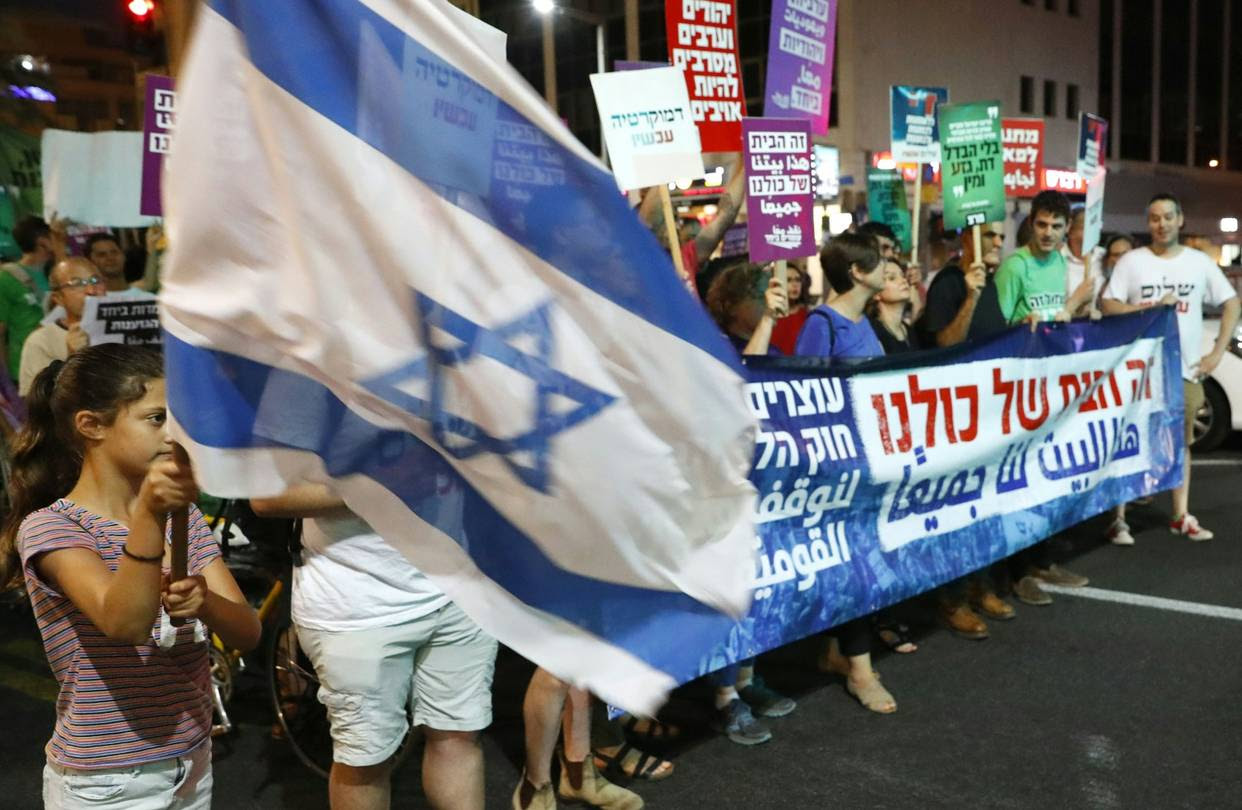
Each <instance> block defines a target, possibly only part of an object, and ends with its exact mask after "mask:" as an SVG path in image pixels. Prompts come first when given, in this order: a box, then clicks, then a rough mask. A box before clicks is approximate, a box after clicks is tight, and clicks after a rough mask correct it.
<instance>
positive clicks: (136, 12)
mask: <svg viewBox="0 0 1242 810" xmlns="http://www.w3.org/2000/svg"><path fill="white" fill-rule="evenodd" d="M125 8H126V9H128V10H129V14H130V16H131V17H133V18H134V19H135V20H138V21H142V20H146V19H147V18H148V17H150V16H151V12H152V11H155V3H154V0H129V2H128V3H126V4H125Z"/></svg>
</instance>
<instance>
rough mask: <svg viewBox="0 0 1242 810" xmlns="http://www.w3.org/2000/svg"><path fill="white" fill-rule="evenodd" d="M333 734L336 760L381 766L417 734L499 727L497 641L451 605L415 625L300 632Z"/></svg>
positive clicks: (300, 639)
mask: <svg viewBox="0 0 1242 810" xmlns="http://www.w3.org/2000/svg"><path fill="white" fill-rule="evenodd" d="M297 631H298V643H299V644H301V645H302V649H303V650H305V651H306V655H307V657H308V658H310V660H311V663H313V664H314V665H315V675H316V676H317V677H318V678H319V701H320V702H321V703H322V704H323V705H324V707H325V708H326V709H327V711H328V721H329V723H330V724H331V726H332V758H333V759H334V760H335V761H336V762H339V763H341V764H342V765H352V766H354V767H364V766H367V765H378V764H379V763H381V762H384V761H385V760H387V759H388V758H389V757H391V756H392V755H393V754H394V753H395V752H396V750H397V748H398V747H399V746H400V745H401V740H402V739H404V738H405V734H406V732H407V731H408V730H409V727H410V720H409V714H408V713H407V708H408V709H410V710H411V712H410V713H412V715H413V722H414V725H416V726H427V727H428V728H433V729H436V730H439V731H479V730H482V729H484V728H487V727H488V726H489V725H491V722H492V673H493V670H494V669H495V666H496V646H497V645H496V640H495V639H494V638H492V637H491V636H489V635H487V634H486V633H484V632H483V631H482V630H481V629H479V626H478V625H476V624H475V623H474V622H473V621H471V620H470V618H469V617H468V616H466V614H465V613H463V612H462V610H461V608H459V607H457V605H455V604H453V603H452V602H450V603H449V604H447V605H445V606H444V607H442V608H440V609H439V610H437V611H435V612H434V613H430V614H428V615H426V616H423V617H421V618H419V619H415V620H414V621H410V622H405V623H404V624H397V625H393V626H390V627H377V628H374V629H369V630H350V631H343V632H332V631H325V630H312V629H310V628H307V627H299V628H297Z"/></svg>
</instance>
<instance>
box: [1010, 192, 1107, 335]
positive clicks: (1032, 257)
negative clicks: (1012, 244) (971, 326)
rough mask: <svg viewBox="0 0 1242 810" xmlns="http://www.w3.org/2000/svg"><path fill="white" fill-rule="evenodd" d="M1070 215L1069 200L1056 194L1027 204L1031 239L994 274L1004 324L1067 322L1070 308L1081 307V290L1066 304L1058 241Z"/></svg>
mask: <svg viewBox="0 0 1242 810" xmlns="http://www.w3.org/2000/svg"><path fill="white" fill-rule="evenodd" d="M1069 217H1070V204H1069V200H1068V199H1066V197H1065V195H1064V194H1062V193H1060V192H1059V191H1042V192H1040V193H1039V194H1038V195H1037V196H1036V197H1035V199H1034V200H1032V201H1031V214H1030V222H1031V239H1030V241H1029V242H1027V243H1026V244H1025V245H1023V246H1022V247H1020V248H1018V250H1017V252H1015V253H1012V254H1010V255H1009V257H1008V258H1006V259H1005V261H1003V262H1001V266H1000V269H999V270H997V271H996V294H997V298H998V299H999V302H1000V309H1001V314H1002V315H1003V316H1004V317H1005V320H1006V321H1007V322H1008V323H1010V324H1017V323H1023V322H1026V323H1030V324H1032V325H1034V324H1036V323H1039V322H1042V321H1053V320H1055V321H1068V320H1070V313H1071V312H1073V311H1074V306H1073V305H1072V304H1074V303H1075V302H1078V303H1081V302H1080V301H1079V299H1080V298H1081V296H1082V294H1083V293H1082V290H1075V291H1074V295H1073V296H1072V299H1071V301H1066V300H1065V275H1066V272H1067V270H1068V268H1067V267H1066V265H1065V257H1064V256H1062V255H1061V243H1062V242H1063V241H1065V233H1066V228H1067V226H1068V224H1069ZM1086 294H1088V295H1089V293H1086Z"/></svg>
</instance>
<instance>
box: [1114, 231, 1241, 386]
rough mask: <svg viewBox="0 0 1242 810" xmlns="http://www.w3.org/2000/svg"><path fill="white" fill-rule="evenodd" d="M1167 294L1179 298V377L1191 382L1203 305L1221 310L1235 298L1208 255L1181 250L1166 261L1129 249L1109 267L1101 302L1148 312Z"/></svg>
mask: <svg viewBox="0 0 1242 810" xmlns="http://www.w3.org/2000/svg"><path fill="white" fill-rule="evenodd" d="M1170 292H1173V293H1177V299H1178V302H1177V329H1178V333H1179V336H1180V343H1181V348H1182V378H1183V379H1187V380H1193V379H1195V378H1196V377H1197V376H1198V372H1197V370H1196V366H1198V364H1199V360H1201V359H1202V358H1203V347H1202V346H1201V343H1202V341H1203V304H1204V303H1205V302H1206V303H1208V304H1211V305H1212V306H1220V305H1221V304H1223V303H1225V302H1226V301H1228V300H1229V299H1230V298H1234V297H1235V296H1237V294H1238V293H1237V291H1236V290H1234V288H1233V285H1232V284H1230V283H1229V280H1228V279H1227V278H1225V274H1224V272H1223V271H1221V269H1220V267H1218V266H1217V265H1216V263H1215V262H1213V261H1212V260H1211V259H1209V258H1208V257H1207V254H1205V253H1203V252H1201V251H1198V250H1195V249H1194V248H1188V247H1185V246H1183V247H1182V249H1181V250H1180V251H1178V252H1177V254H1176V255H1175V256H1172V257H1168V258H1166V257H1163V256H1157V255H1156V254H1155V253H1152V252H1151V248H1138V249H1137V250H1131V251H1130V252H1129V253H1127V254H1126V255H1124V256H1122V257H1121V259H1120V260H1119V261H1118V262H1117V266H1116V267H1115V268H1113V275H1112V278H1110V279H1109V281H1108V286H1107V287H1106V288H1105V289H1104V297H1105V298H1112V299H1114V300H1117V301H1123V302H1125V303H1127V304H1137V305H1139V306H1146V307H1150V306H1155V305H1156V303H1157V302H1159V301H1160V299H1161V298H1163V297H1164V296H1165V294H1166V293H1170Z"/></svg>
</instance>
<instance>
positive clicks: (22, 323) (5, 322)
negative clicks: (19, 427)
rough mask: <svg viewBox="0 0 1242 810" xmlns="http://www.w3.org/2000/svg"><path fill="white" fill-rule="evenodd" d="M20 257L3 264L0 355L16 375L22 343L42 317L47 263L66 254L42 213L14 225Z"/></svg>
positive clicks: (45, 294)
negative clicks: (39, 215) (41, 217)
mask: <svg viewBox="0 0 1242 810" xmlns="http://www.w3.org/2000/svg"><path fill="white" fill-rule="evenodd" d="M13 239H14V241H16V242H17V246H18V247H19V248H20V249H21V251H22V257H21V259H20V260H18V261H16V262H13V263H11V264H6V265H4V266H3V267H0V357H2V358H3V360H4V362H5V364H6V365H7V366H8V368H7V371H8V375H9V377H10V378H11V379H13V380H16V379H17V371H18V368H19V367H20V366H21V358H22V344H24V343H25V342H26V338H27V337H29V336H30V333H31V332H33V331H34V330H35V329H37V328H38V326H39V322H40V321H42V320H43V316H44V314H45V313H44V309H43V304H44V301H45V300H46V299H47V296H48V292H49V287H48V280H47V266H48V264H49V263H51V262H52V261H53V260H55V259H59V258H63V257H64V248H63V244H61V243H60V242H59V240H58V239H57V238H56V234H54V233H53V231H52V229H51V227H49V226H48V224H47V223H46V222H44V221H43V220H42V219H40V218H39V217H34V216H29V217H23V218H22V219H21V220H20V221H19V222H18V223H17V225H15V226H14V227H13Z"/></svg>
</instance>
